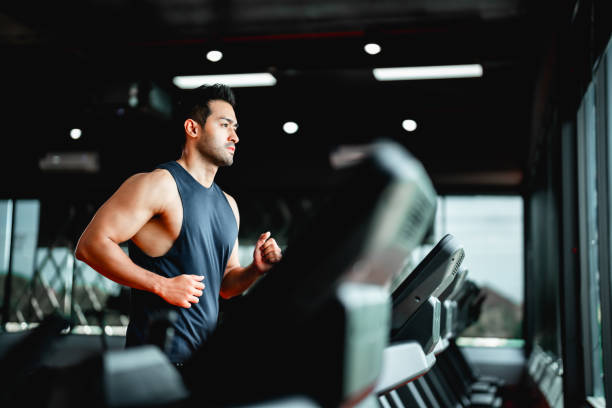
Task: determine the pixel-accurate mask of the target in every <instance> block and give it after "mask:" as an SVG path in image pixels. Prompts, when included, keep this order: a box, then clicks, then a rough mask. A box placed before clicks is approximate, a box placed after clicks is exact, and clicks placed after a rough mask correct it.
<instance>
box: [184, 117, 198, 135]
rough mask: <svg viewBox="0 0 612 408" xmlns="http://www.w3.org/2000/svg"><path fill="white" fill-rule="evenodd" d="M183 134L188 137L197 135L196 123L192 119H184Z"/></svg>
mask: <svg viewBox="0 0 612 408" xmlns="http://www.w3.org/2000/svg"><path fill="white" fill-rule="evenodd" d="M184 127H185V134H186V135H187V136H189V137H196V136H198V124H197V123H196V121H195V120H193V119H185V123H184Z"/></svg>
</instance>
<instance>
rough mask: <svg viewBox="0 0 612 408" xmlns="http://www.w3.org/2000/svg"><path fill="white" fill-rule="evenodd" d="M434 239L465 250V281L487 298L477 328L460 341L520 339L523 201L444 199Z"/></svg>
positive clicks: (508, 198) (466, 333) (516, 197)
mask: <svg viewBox="0 0 612 408" xmlns="http://www.w3.org/2000/svg"><path fill="white" fill-rule="evenodd" d="M438 211H439V216H438V217H437V219H436V229H435V230H436V237H437V239H438V240H439V239H441V238H442V236H444V235H445V234H447V233H450V234H452V235H454V236H455V238H457V239H458V240H459V241H460V242H461V243H462V244H463V247H464V249H465V260H464V264H463V265H465V266H466V267H467V268H468V279H471V280H472V281H474V282H475V283H476V284H477V285H479V286H480V288H481V289H482V290H483V291H484V292H485V294H486V300H485V302H484V304H483V306H482V309H481V310H482V311H481V315H480V318H479V320H478V322H477V323H476V324H474V325H472V326H471V327H469V328H468V329H467V330H466V331H465V332H464V333H462V334H461V335H462V336H469V337H496V338H521V337H522V319H523V200H522V198H521V197H518V196H447V197H444V198H443V199H442V200H441V202H440V206H439V207H438Z"/></svg>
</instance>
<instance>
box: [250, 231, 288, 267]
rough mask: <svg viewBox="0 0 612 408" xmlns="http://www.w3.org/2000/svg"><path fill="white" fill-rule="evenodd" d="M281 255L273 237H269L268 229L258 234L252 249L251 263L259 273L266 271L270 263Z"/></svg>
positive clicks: (279, 258)
mask: <svg viewBox="0 0 612 408" xmlns="http://www.w3.org/2000/svg"><path fill="white" fill-rule="evenodd" d="M282 257H283V255H282V253H281V249H280V248H279V246H278V245H277V244H276V240H275V239H274V238H270V231H268V232H264V233H263V234H261V235H260V236H259V239H258V240H257V243H256V244H255V250H254V251H253V263H254V264H255V267H256V268H257V270H258V271H259V273H260V274H264V273H266V272H268V271H269V270H270V269H271V268H272V265H274V264H275V263H277V262H279V261H280V260H281V258H282Z"/></svg>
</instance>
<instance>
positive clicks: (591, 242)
mask: <svg viewBox="0 0 612 408" xmlns="http://www.w3.org/2000/svg"><path fill="white" fill-rule="evenodd" d="M583 103H584V109H585V111H584V114H585V136H586V140H585V142H586V146H585V155H586V158H585V164H586V169H585V170H586V185H585V187H586V216H587V236H586V239H587V245H588V247H587V248H588V254H587V256H588V274H589V288H588V290H589V299H588V300H589V302H590V316H589V321H590V322H591V327H590V330H591V342H592V344H591V353H592V358H591V364H592V365H591V369H592V375H593V395H595V396H597V397H599V396H602V395H603V379H602V374H603V372H602V370H603V368H602V367H603V366H602V354H601V309H600V308H601V306H600V300H599V255H598V251H599V229H598V217H597V154H596V134H595V92H594V86H593V84H591V86H589V89H588V91H587V93H586V95H585V98H584V102H583Z"/></svg>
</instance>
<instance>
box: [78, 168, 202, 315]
mask: <svg viewBox="0 0 612 408" xmlns="http://www.w3.org/2000/svg"><path fill="white" fill-rule="evenodd" d="M168 177H170V176H169V175H166V174H164V173H163V172H162V171H157V172H152V173H146V174H137V175H134V176H132V177H130V178H129V179H128V180H126V181H125V182H124V183H123V184H122V185H121V187H119V189H118V190H117V191H116V192H115V193H114V194H113V195H112V196H111V197H110V198H109V199H108V201H106V202H105V203H104V204H103V205H102V207H100V209H99V210H98V211H97V212H96V214H95V215H94V217H93V219H92V220H91V222H90V223H89V225H88V226H87V228H86V229H85V231H84V232H83V234H82V235H81V238H80V239H79V242H78V244H77V248H76V252H75V255H76V257H77V259H79V260H81V261H83V262H85V263H87V264H88V265H89V266H91V267H92V268H93V269H95V270H96V271H97V272H99V273H101V274H102V275H104V276H106V277H107V278H109V279H111V280H113V281H115V282H117V283H119V284H121V285H125V286H129V287H131V288H135V289H140V290H146V291H148V292H152V293H154V294H156V295H158V296H160V297H162V298H163V299H164V300H166V301H167V302H168V303H171V304H173V305H176V306H181V307H190V306H191V303H195V302H197V301H198V298H197V297H198V296H200V295H201V294H202V292H201V289H203V287H204V286H203V285H202V283H201V282H198V281H199V280H201V277H197V278H196V277H195V276H194V275H181V276H179V277H176V278H172V279H168V278H165V277H162V276H160V275H157V274H156V273H153V272H151V271H148V270H146V269H144V268H141V267H140V266H138V265H136V264H135V263H134V262H132V260H131V259H130V258H129V257H128V256H127V255H126V254H125V252H123V250H122V249H121V248H120V247H119V244H120V243H121V242H124V241H127V240H128V239H130V238H132V237H133V236H134V235H135V234H136V233H137V232H138V231H139V230H140V229H141V228H142V227H143V226H144V225H145V224H146V223H147V221H149V220H150V219H151V218H152V217H153V216H155V215H157V214H161V213H163V211H164V209H165V204H166V203H165V201H164V200H165V198H166V197H168V194H167V191H166V189H168V188H169V186H170V187H172V185H171V184H168V181H169V180H168Z"/></svg>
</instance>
